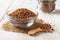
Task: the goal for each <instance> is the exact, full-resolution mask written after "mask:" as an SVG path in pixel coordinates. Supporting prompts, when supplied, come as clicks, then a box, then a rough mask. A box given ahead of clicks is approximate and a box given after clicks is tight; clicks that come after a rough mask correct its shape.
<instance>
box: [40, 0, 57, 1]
mask: <svg viewBox="0 0 60 40" xmlns="http://www.w3.org/2000/svg"><path fill="white" fill-rule="evenodd" d="M40 1H56V0H40Z"/></svg>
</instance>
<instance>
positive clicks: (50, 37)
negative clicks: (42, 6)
mask: <svg viewBox="0 0 60 40" xmlns="http://www.w3.org/2000/svg"><path fill="white" fill-rule="evenodd" d="M13 1H14V3H13V4H12V5H11V6H10V8H9V10H10V9H14V8H16V7H18V6H21V7H24V6H23V5H21V4H25V3H22V2H23V1H24V0H0V18H1V17H2V16H3V14H5V13H6V10H7V8H8V6H9V5H10V4H11V2H13ZM24 2H26V0H25V1H24ZM59 2H60V0H57V2H56V3H57V5H56V11H55V13H53V14H46V13H42V12H41V11H39V10H38V12H39V16H38V18H41V19H43V20H45V21H46V22H48V23H51V24H52V25H55V26H53V27H54V29H55V31H54V32H53V33H43V34H39V35H38V36H36V37H32V36H29V35H27V34H22V33H13V32H7V31H3V30H0V40H60V10H59V9H60V4H59ZM17 3H20V4H19V5H17ZM30 3H32V4H30ZM33 3H34V4H33ZM28 4H29V5H30V6H29V5H28ZM15 5H17V6H16V7H14V6H15ZM25 5H28V6H26V7H29V8H31V7H32V8H34V7H35V6H36V5H37V2H36V1H34V0H32V2H31V0H28V1H27V4H25ZM32 5H33V6H32ZM35 8H36V7H35ZM3 21H4V22H5V20H3ZM2 23H3V22H1V23H0V26H1V25H2Z"/></svg>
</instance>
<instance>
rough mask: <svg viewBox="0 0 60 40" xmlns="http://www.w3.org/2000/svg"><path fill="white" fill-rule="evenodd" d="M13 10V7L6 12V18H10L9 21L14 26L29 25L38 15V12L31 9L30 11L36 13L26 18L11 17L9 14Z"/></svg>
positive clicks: (25, 26) (26, 26) (22, 26)
mask: <svg viewBox="0 0 60 40" xmlns="http://www.w3.org/2000/svg"><path fill="white" fill-rule="evenodd" d="M13 11H15V10H14V9H13V10H10V11H8V12H7V17H8V20H10V21H11V23H12V24H13V25H14V26H15V27H20V28H28V27H31V26H32V25H33V24H34V22H35V20H36V19H37V17H38V13H37V12H36V11H33V10H31V11H32V12H34V13H35V14H36V16H34V17H30V18H27V19H21V18H19V19H18V18H13V17H11V16H9V14H10V13H12V12H13Z"/></svg>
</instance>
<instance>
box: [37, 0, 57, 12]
mask: <svg viewBox="0 0 60 40" xmlns="http://www.w3.org/2000/svg"><path fill="white" fill-rule="evenodd" d="M38 2H39V5H40V4H41V5H40V6H41V10H42V11H43V12H45V13H51V12H54V11H55V2H56V0H38Z"/></svg>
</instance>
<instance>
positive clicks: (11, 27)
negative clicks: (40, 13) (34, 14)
mask: <svg viewBox="0 0 60 40" xmlns="http://www.w3.org/2000/svg"><path fill="white" fill-rule="evenodd" d="M43 22H44V21H43V20H41V19H37V20H36V22H35V23H34V24H33V25H32V27H30V28H27V29H23V28H17V27H15V26H14V25H13V24H12V23H11V22H10V21H8V22H6V23H5V24H4V25H3V27H2V29H3V30H6V31H9V32H17V33H27V32H28V31H29V30H31V29H34V28H36V27H39V26H38V24H42V23H43Z"/></svg>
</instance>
